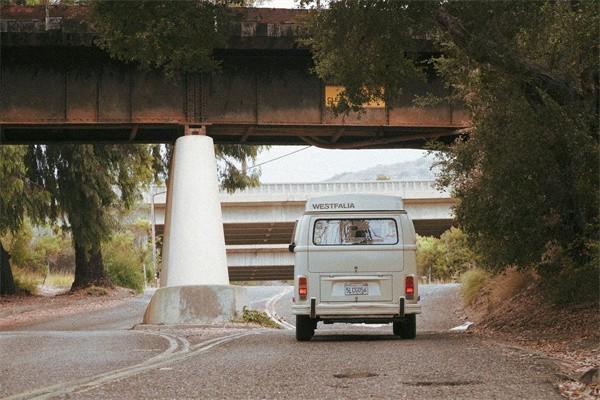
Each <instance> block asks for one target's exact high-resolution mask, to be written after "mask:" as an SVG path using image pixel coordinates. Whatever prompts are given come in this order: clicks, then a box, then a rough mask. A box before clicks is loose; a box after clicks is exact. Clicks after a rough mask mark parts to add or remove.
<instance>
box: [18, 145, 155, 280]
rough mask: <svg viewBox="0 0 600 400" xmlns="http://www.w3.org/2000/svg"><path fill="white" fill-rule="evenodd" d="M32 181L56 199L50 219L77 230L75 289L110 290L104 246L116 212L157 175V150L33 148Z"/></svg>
mask: <svg viewBox="0 0 600 400" xmlns="http://www.w3.org/2000/svg"><path fill="white" fill-rule="evenodd" d="M28 161H29V163H30V170H29V171H30V173H29V175H30V179H31V180H32V181H34V182H36V184H38V185H39V186H41V187H44V188H45V189H46V190H47V191H48V193H49V194H50V196H51V201H50V210H51V212H50V217H51V218H52V219H54V220H57V219H60V220H62V221H63V229H66V230H70V231H71V237H72V240H73V247H74V249H75V280H74V282H73V286H72V289H77V288H81V287H85V286H89V285H110V282H109V280H108V278H107V275H106V271H105V270H104V265H103V262H102V252H101V244H102V242H103V241H105V240H107V239H108V238H109V237H110V235H111V232H112V229H113V227H114V226H115V225H116V221H115V218H114V215H113V213H112V212H111V211H112V210H113V209H115V208H121V207H122V208H129V207H130V206H131V205H132V204H133V203H134V201H135V200H136V198H137V197H138V196H139V191H140V188H141V187H142V186H143V185H144V184H148V183H149V182H150V181H151V179H152V177H153V175H154V170H153V154H152V146H146V145H132V144H127V145H71V144H57V145H55V144H53V145H44V146H42V145H36V146H31V147H30V149H29V153H28Z"/></svg>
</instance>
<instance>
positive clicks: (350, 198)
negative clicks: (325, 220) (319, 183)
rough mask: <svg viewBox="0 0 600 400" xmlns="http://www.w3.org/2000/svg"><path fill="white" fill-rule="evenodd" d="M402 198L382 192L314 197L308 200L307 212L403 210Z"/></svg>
mask: <svg viewBox="0 0 600 400" xmlns="http://www.w3.org/2000/svg"><path fill="white" fill-rule="evenodd" d="M401 210H404V203H403V202H402V198H401V197H398V196H386V195H380V194H344V195H332V196H319V197H312V198H310V199H308V201H307V202H306V208H305V211H306V212H339V211H401Z"/></svg>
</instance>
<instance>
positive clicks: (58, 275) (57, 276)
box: [45, 272, 75, 288]
mask: <svg viewBox="0 0 600 400" xmlns="http://www.w3.org/2000/svg"><path fill="white" fill-rule="evenodd" d="M74 279H75V276H73V274H67V273H63V272H51V273H49V274H48V276H47V277H46V281H45V284H46V285H48V286H55V287H59V288H70V287H71V285H72V284H73V280H74Z"/></svg>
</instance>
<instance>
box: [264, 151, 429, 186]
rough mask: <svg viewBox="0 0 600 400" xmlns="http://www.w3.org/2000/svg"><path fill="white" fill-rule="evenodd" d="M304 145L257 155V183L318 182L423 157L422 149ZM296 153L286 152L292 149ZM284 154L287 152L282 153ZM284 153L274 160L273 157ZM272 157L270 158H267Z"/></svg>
mask: <svg viewBox="0 0 600 400" xmlns="http://www.w3.org/2000/svg"><path fill="white" fill-rule="evenodd" d="M305 147H306V146H273V147H271V148H270V149H269V150H267V151H264V152H262V153H260V154H259V157H258V159H257V160H256V164H261V163H265V164H263V165H261V166H260V167H259V168H260V169H261V172H262V174H261V178H260V180H261V182H263V183H280V182H320V181H323V180H326V179H329V178H331V177H332V176H333V175H336V174H339V173H342V172H352V171H360V170H363V169H367V168H370V167H374V166H376V165H378V164H383V165H385V164H394V163H397V162H401V161H410V160H415V159H417V158H420V157H423V156H424V155H425V154H426V153H427V152H426V151H424V150H404V149H402V150H400V149H390V150H325V149H320V148H316V147H308V148H306V149H304V148H305ZM300 149H304V150H301V151H299V152H297V153H294V154H290V153H292V152H294V151H296V150H300ZM286 154H289V155H287V156H285V155H286ZM281 156H285V157H283V158H280V159H278V160H273V159H275V158H277V157H281ZM270 160H273V161H270Z"/></svg>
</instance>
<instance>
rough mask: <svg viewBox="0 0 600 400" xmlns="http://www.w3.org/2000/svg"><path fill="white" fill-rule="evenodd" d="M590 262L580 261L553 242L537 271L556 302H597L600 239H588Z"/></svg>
mask: <svg viewBox="0 0 600 400" xmlns="http://www.w3.org/2000/svg"><path fill="white" fill-rule="evenodd" d="M585 247H586V248H585V249H584V250H583V252H586V253H589V261H588V262H586V263H583V264H577V263H576V262H575V261H574V260H573V259H572V258H571V257H569V256H568V255H567V254H566V252H565V251H564V249H563V248H562V247H560V246H559V245H558V244H557V243H549V244H548V245H547V247H546V252H545V253H544V256H543V259H542V262H541V263H540V264H539V265H538V268H537V271H538V273H539V274H540V276H541V277H542V288H543V289H544V292H545V295H546V296H547V297H548V299H549V300H550V301H552V302H553V303H556V304H564V303H586V302H597V301H598V297H599V295H600V253H599V252H600V242H598V241H594V242H588V243H587V244H586V246H585Z"/></svg>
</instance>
